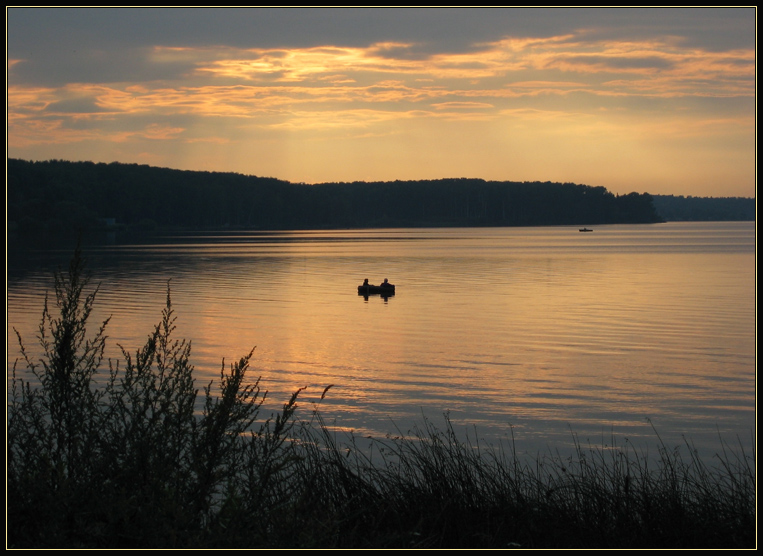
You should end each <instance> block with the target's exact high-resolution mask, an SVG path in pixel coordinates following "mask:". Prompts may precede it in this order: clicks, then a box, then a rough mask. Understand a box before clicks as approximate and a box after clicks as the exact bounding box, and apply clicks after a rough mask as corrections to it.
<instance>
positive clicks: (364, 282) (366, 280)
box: [363, 278, 368, 286]
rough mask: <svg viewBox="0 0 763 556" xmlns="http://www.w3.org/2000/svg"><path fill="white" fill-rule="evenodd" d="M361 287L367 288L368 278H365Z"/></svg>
mask: <svg viewBox="0 0 763 556" xmlns="http://www.w3.org/2000/svg"><path fill="white" fill-rule="evenodd" d="M363 285H364V286H368V278H366V279H365V280H363Z"/></svg>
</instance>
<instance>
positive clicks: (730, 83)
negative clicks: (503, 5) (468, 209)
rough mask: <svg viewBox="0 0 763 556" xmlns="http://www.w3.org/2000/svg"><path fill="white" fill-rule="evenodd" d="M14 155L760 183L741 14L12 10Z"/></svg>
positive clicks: (601, 180) (648, 184)
mask: <svg viewBox="0 0 763 556" xmlns="http://www.w3.org/2000/svg"><path fill="white" fill-rule="evenodd" d="M7 15H8V145H9V155H10V156H12V157H19V158H31V159H45V158H66V159H74V160H97V161H106V162H109V161H112V160H118V161H122V162H141V163H149V164H157V165H162V166H170V167H176V168H188V169H197V170H220V171H236V172H242V173H248V174H256V175H272V176H275V177H279V178H283V179H289V180H292V181H304V182H320V181H354V180H394V179H417V178H440V177H460V176H468V177H480V178H486V179H506V180H536V179H539V180H547V179H548V180H552V181H575V182H579V183H587V184H590V185H604V186H606V187H608V188H610V189H611V190H613V191H618V192H622V193H625V192H629V191H633V190H636V191H650V192H652V193H675V194H685V195H690V194H691V195H715V196H726V195H744V196H753V195H754V192H755V47H754V45H755V11H754V9H730V10H705V9H690V10H661V9H643V10H617V9H616V10H601V9H591V10H557V9H550V10H541V9H528V10H514V9H506V10H495V9H479V10H448V9H445V10H427V9H416V10H406V9H401V10H397V9H395V10H368V9H355V10H346V9H336V10H327V9H249V10H243V11H242V10H227V9H210V10H199V9H190V10H178V9H162V10H138V9H78V10H56V9H9V10H8V14H7Z"/></svg>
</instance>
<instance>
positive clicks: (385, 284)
mask: <svg viewBox="0 0 763 556" xmlns="http://www.w3.org/2000/svg"><path fill="white" fill-rule="evenodd" d="M391 285H392V284H390V283H389V280H387V279H386V278H385V279H384V282H382V283H381V287H382V288H388V287H390V286H391Z"/></svg>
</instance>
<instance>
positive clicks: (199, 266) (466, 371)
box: [8, 222, 756, 453]
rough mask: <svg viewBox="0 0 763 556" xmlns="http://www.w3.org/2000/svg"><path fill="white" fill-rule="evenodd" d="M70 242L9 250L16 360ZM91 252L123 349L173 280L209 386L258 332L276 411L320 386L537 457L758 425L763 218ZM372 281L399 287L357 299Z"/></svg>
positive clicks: (100, 314) (331, 404)
mask: <svg viewBox="0 0 763 556" xmlns="http://www.w3.org/2000/svg"><path fill="white" fill-rule="evenodd" d="M69 256H70V252H61V251H57V252H52V251H31V252H28V253H25V254H24V257H21V258H16V257H14V258H13V261H12V262H13V265H12V267H9V270H8V324H9V334H8V342H9V357H8V360H9V366H10V365H12V363H13V360H14V358H15V356H16V354H17V350H16V349H15V346H16V340H15V335H14V334H13V331H12V328H13V327H15V328H17V329H18V330H19V332H20V333H21V334H22V336H23V337H24V338H25V339H26V343H27V344H28V345H31V344H33V340H34V336H35V333H36V327H37V325H38V322H39V317H40V314H41V310H42V303H43V299H44V295H45V291H46V290H51V289H52V279H51V275H50V271H51V268H53V267H55V264H58V263H62V262H66V261H67V260H68V257H69ZM86 256H87V257H88V262H89V267H90V269H91V270H92V272H93V276H94V280H95V282H101V290H100V293H99V296H98V300H97V315H95V317H94V318H95V319H103V318H105V317H106V316H108V315H113V318H112V320H111V323H110V325H109V336H110V344H109V346H110V348H109V353H110V355H111V356H117V355H118V353H119V351H118V348H117V347H116V343H120V344H122V345H124V346H125V347H126V348H128V349H130V350H131V351H134V350H135V349H136V348H137V347H139V346H140V345H141V344H142V343H143V342H144V341H145V338H146V336H147V335H148V333H149V332H150V331H151V327H152V325H153V324H155V323H157V322H158V321H159V319H160V316H161V310H162V308H163V305H164V301H165V298H166V290H167V281H168V280H170V281H171V282H170V283H171V291H172V300H173V306H174V308H175V310H176V315H177V317H178V321H177V327H178V328H177V333H178V335H179V337H184V338H188V339H191V340H192V341H193V357H192V361H193V363H194V365H195V367H196V373H197V376H198V380H199V385H202V384H206V383H207V382H208V381H209V380H212V379H214V378H215V377H217V376H219V372H220V366H221V362H222V359H223V357H224V358H225V359H226V361H232V360H234V359H237V358H239V357H241V356H242V355H244V354H245V353H247V352H248V351H249V350H250V349H251V348H252V347H254V346H256V351H255V357H254V359H253V373H254V375H255V376H256V375H261V376H262V383H263V385H264V386H265V387H266V388H267V389H268V390H270V394H269V399H270V402H271V403H270V406H269V407H270V408H272V409H273V410H276V409H277V408H278V407H279V404H281V403H283V401H285V400H286V398H287V397H288V395H289V394H290V393H291V392H292V391H293V390H295V389H296V388H300V387H304V386H307V390H306V391H305V392H304V394H303V402H304V403H303V405H302V407H303V410H304V411H305V413H303V415H304V416H308V415H309V412H310V411H311V410H312V408H313V407H314V406H318V407H320V409H321V411H322V412H323V414H324V417H325V418H326V420H327V421H328V422H330V423H332V424H333V425H334V426H336V427H337V428H339V429H345V430H354V431H355V432H357V433H359V434H363V435H366V434H372V435H384V434H385V433H396V431H397V430H401V431H403V432H406V431H407V430H409V429H410V428H411V426H412V425H413V424H414V423H418V424H421V422H422V419H423V417H424V416H426V417H428V418H431V419H432V420H433V421H434V422H435V424H442V415H443V413H444V412H449V414H450V417H451V419H452V421H453V423H454V424H455V425H456V428H457V430H458V431H463V432H464V433H466V431H470V433H471V434H472V435H474V434H475V432H474V431H475V429H474V428H473V427H472V426H473V425H474V426H476V434H477V435H478V436H479V437H480V438H484V439H486V440H487V441H490V442H497V441H498V440H499V439H501V438H504V439H505V438H507V437H508V436H509V435H510V434H512V431H513V436H514V437H515V438H516V439H517V441H518V448H519V449H520V450H522V451H525V450H526V451H528V452H531V453H536V452H538V451H546V450H548V449H549V448H550V449H553V450H556V449H560V450H565V449H567V448H569V446H570V445H571V443H572V440H573V439H572V434H571V433H572V432H574V433H576V434H577V435H578V437H579V438H580V439H581V440H582V441H583V442H587V440H588V439H590V440H591V442H592V443H594V444H597V445H598V444H601V443H602V442H604V443H610V442H611V439H612V435H613V434H614V435H616V437H617V438H619V439H621V440H622V439H624V438H628V439H629V441H630V442H633V443H634V444H637V445H639V444H643V445H645V446H646V445H654V440H655V436H654V432H653V431H652V428H651V426H650V424H649V421H648V420H651V423H652V424H653V425H654V426H655V427H656V428H657V430H658V432H659V433H660V435H661V436H662V438H663V440H665V441H666V442H667V443H669V444H671V445H673V444H680V443H682V442H683V438H684V437H685V438H687V439H689V440H691V441H692V442H693V443H694V444H695V446H696V447H697V448H698V449H699V450H700V451H702V452H703V453H704V452H707V453H711V452H714V451H717V449H718V446H719V442H718V438H719V435H720V436H721V437H723V438H724V439H725V440H728V441H729V442H732V443H736V438H737V436H739V437H741V438H742V440H743V442H744V443H745V444H750V442H751V438H752V437H753V435H754V431H755V372H756V359H755V308H756V304H755V303H756V302H755V224H754V223H750V222H745V223H668V224H659V225H640V226H624V225H618V226H598V227H596V228H595V231H594V232H593V233H579V232H578V231H577V228H568V227H546V228H469V229H396V230H341V231H297V232H268V233H265V232H236V233H230V234H189V235H182V236H172V237H164V238H159V239H158V240H156V241H154V242H152V243H147V244H134V245H111V246H106V247H103V246H101V247H92V248H87V249H86ZM364 278H369V280H370V282H371V283H379V282H381V280H382V279H383V278H389V280H390V282H392V283H394V284H396V286H397V293H396V295H395V296H394V297H390V298H388V299H383V298H381V297H379V296H371V297H369V298H368V299H365V298H363V297H362V296H358V295H357V288H356V287H357V285H358V284H360V283H361V282H362V281H363V279H364ZM94 322H95V321H94ZM226 364H227V363H226ZM332 384H333V387H332V389H331V390H330V391H329V393H328V395H327V397H326V398H325V399H324V400H322V401H320V402H319V398H320V395H321V393H322V392H323V389H324V388H325V387H326V386H328V385H332Z"/></svg>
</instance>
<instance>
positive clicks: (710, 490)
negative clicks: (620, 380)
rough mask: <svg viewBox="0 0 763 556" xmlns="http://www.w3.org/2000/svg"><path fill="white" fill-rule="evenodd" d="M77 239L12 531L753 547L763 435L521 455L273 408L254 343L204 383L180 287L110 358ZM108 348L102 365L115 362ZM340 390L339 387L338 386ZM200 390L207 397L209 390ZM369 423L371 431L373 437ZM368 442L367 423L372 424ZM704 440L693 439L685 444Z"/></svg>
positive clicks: (137, 542)
mask: <svg viewBox="0 0 763 556" xmlns="http://www.w3.org/2000/svg"><path fill="white" fill-rule="evenodd" d="M88 287H89V284H88V280H87V278H86V277H85V274H84V268H83V261H82V258H81V255H80V253H79V250H78V251H77V252H76V253H75V257H74V259H73V260H72V263H71V265H70V267H69V269H68V271H67V272H63V271H59V272H58V273H56V277H55V309H56V311H55V312H56V314H55V315H54V314H53V311H52V310H51V307H50V306H49V302H48V300H47V299H46V301H45V305H44V308H43V314H42V319H41V324H40V328H39V333H38V341H39V343H40V353H41V354H42V355H41V356H40V357H39V358H37V359H35V358H34V357H33V356H32V355H31V354H30V352H29V351H28V350H27V349H26V348H25V347H24V343H23V341H22V339H21V338H20V337H19V345H20V349H21V357H20V358H19V359H18V360H17V361H16V363H14V365H13V368H12V376H11V378H10V383H9V386H10V392H9V402H8V422H7V423H8V424H7V437H8V448H7V504H8V507H7V516H8V517H7V531H8V533H7V535H8V536H7V543H8V546H9V547H12V548H24V547H35V548H45V547H51V548H74V547H81V548H98V547H122V548H130V547H135V548H148V547H151V548H182V547H185V548H201V547H208V548H213V547H216V548H235V547H306V548H307V547H321V548H325V547H334V548H364V547H365V548H383V547H388V548H434V547H441V548H512V547H514V548H519V547H521V548H553V547H560V548H576V547H580V548H636V547H644V548H649V547H652V548H686V547H696V548H741V547H746V548H751V547H754V546H755V544H756V520H755V507H756V506H755V454H754V453H747V452H746V451H745V450H744V449H743V448H742V447H741V445H740V447H739V448H735V449H733V450H731V449H729V447H728V446H726V445H725V444H723V443H721V445H720V452H719V454H718V459H717V462H718V463H717V465H716V466H710V465H708V464H706V463H704V462H703V461H702V460H701V459H700V458H699V457H698V456H697V454H696V452H695V451H694V450H693V449H692V447H691V445H690V444H688V443H687V445H686V446H685V447H683V449H682V450H673V449H669V448H668V447H667V446H666V445H665V444H664V443H662V441H661V440H660V439H659V435H657V434H656V433H655V439H656V445H657V457H656V458H654V457H651V456H648V455H647V454H642V453H638V452H637V451H636V450H635V449H634V448H633V447H632V446H631V445H630V444H628V443H627V442H626V443H625V444H624V445H622V446H619V447H618V446H616V445H614V443H613V446H607V447H604V446H602V447H592V446H583V445H582V444H581V443H579V442H578V443H577V444H576V451H575V455H574V456H571V457H566V458H563V457H561V456H559V455H545V456H538V457H536V458H534V459H528V458H523V457H520V456H519V455H518V454H517V452H516V447H515V444H514V443H513V441H512V442H510V443H509V445H508V446H505V447H502V446H497V447H493V446H490V447H485V446H481V445H480V444H479V443H478V442H476V441H472V440H469V439H467V440H466V441H464V440H461V439H460V438H459V436H458V435H457V434H456V433H455V431H454V429H453V427H452V426H451V423H450V421H449V420H448V419H447V418H446V420H445V426H444V427H443V428H437V427H436V426H435V425H433V424H432V423H431V422H429V421H424V422H423V425H422V427H421V428H418V429H414V430H413V431H412V432H411V433H409V434H405V435H403V434H399V435H398V436H389V437H387V438H380V439H371V440H368V441H367V439H356V438H354V437H352V436H347V437H338V436H336V435H335V433H333V432H332V431H331V429H330V428H329V427H327V426H326V424H325V423H324V422H323V420H322V417H321V415H320V413H319V412H317V410H316V411H312V412H310V411H308V413H307V415H305V416H304V417H302V418H300V417H299V414H298V413H296V411H297V401H298V398H299V394H300V391H297V392H295V393H294V394H293V395H292V397H291V398H290V399H289V400H287V401H286V402H285V403H284V404H283V407H282V409H281V411H280V412H279V413H277V414H274V415H270V416H269V417H263V416H262V415H261V413H262V404H263V402H264V400H265V397H266V392H264V391H263V390H262V389H261V387H260V384H259V380H254V381H252V380H250V379H249V378H248V376H247V372H248V367H249V362H250V360H251V358H252V356H253V352H249V353H247V354H246V355H245V356H244V357H242V358H241V359H239V360H238V361H236V362H235V363H234V364H232V365H229V366H228V367H227V368H226V365H225V364H224V363H223V365H222V369H221V371H220V378H219V381H218V382H217V384H211V383H210V384H208V385H207V386H206V387H205V388H203V391H201V392H200V391H199V390H198V389H197V388H196V386H195V381H194V378H193V366H192V365H191V364H190V355H191V346H190V343H187V342H186V341H185V340H176V339H174V338H173V333H174V331H175V326H174V323H175V316H174V312H173V310H172V303H171V298H170V294H169V290H168V294H167V302H166V306H165V308H164V310H163V311H162V314H161V318H160V321H159V323H158V324H157V325H156V326H155V327H154V328H153V330H152V332H151V333H150V334H149V335H148V338H147V340H146V343H145V344H144V345H143V346H142V347H141V348H139V349H137V350H135V352H134V353H133V352H130V351H128V350H127V349H125V348H123V349H122V361H120V362H111V361H109V362H108V364H107V365H104V357H103V354H104V349H105V342H106V327H107V324H108V321H106V322H104V323H102V324H100V325H99V326H98V327H97V328H96V332H95V334H94V335H93V336H92V337H91V338H87V324H88V318H89V316H90V313H91V310H92V307H93V303H94V301H95V297H96V294H97V288H95V289H94V290H93V291H92V292H91V293H87V294H86V293H85V291H86V290H87V288H88ZM104 367H106V368H104ZM325 393H326V392H324V395H325ZM199 407H201V409H200V410H199V409H198V408H199ZM360 440H362V441H363V444H362V446H361V444H360V442H359V441H360ZM367 442H368V443H367ZM683 454H688V456H686V455H683Z"/></svg>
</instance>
